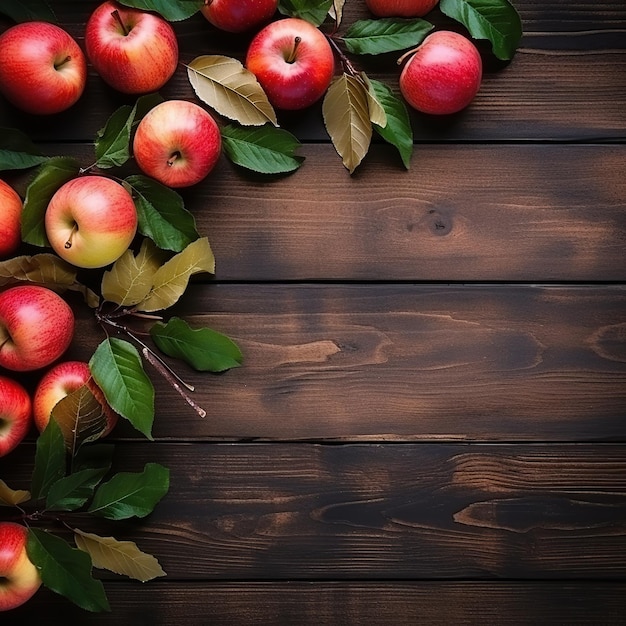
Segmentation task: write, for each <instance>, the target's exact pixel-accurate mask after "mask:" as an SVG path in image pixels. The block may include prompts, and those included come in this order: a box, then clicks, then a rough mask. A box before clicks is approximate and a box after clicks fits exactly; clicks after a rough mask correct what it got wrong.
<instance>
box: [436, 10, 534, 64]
mask: <svg viewBox="0 0 626 626" xmlns="http://www.w3.org/2000/svg"><path fill="white" fill-rule="evenodd" d="M439 8H440V9H441V12H442V13H443V14H444V15H447V16H448V17H451V18H452V19H454V20H457V21H458V22H461V24H463V25H464V26H465V27H466V28H467V30H468V31H469V32H470V34H471V36H472V37H474V38H475V39H487V40H489V41H490V42H491V45H492V49H493V53H494V54H495V55H496V57H498V58H499V59H502V60H503V61H508V60H510V59H512V58H513V57H514V56H515V52H516V50H517V47H518V46H519V44H520V41H521V39H522V20H521V18H520V16H519V14H518V12H517V10H516V9H515V7H514V6H513V5H512V4H511V3H510V2H508V0H441V2H440V3H439Z"/></svg>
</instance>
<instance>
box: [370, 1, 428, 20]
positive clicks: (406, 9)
mask: <svg viewBox="0 0 626 626" xmlns="http://www.w3.org/2000/svg"><path fill="white" fill-rule="evenodd" d="M438 2H439V0H365V4H367V8H368V9H369V10H370V11H371V12H372V13H373V14H374V15H376V16H377V17H423V16H424V15H426V13H428V12H429V11H432V9H434V8H435V5H436V4H437V3H438Z"/></svg>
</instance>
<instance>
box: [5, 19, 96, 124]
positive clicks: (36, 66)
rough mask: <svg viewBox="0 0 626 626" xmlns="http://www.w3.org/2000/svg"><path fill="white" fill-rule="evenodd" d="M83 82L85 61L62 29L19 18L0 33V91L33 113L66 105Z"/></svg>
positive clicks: (49, 111) (77, 94) (76, 96)
mask: <svg viewBox="0 0 626 626" xmlns="http://www.w3.org/2000/svg"><path fill="white" fill-rule="evenodd" d="M86 82H87V61H86V59H85V55H84V54H83V51H82V50H81V49H80V47H79V45H78V44H77V43H76V41H75V40H74V39H73V38H72V37H71V36H70V35H69V33H67V32H66V31H65V30H63V29H62V28H60V27H59V26H55V25H54V24H50V23H48V22H36V21H35V22H23V23H21V24H17V25H15V26H12V27H11V28H9V29H8V30H7V31H5V32H4V33H3V34H2V35H0V92H1V93H2V94H3V95H4V97H5V98H6V99H7V100H8V101H9V102H11V103H12V104H13V105H14V106H16V107H17V108H19V109H21V110H22V111H26V112H27V113H32V114H34V115H51V114H53V113H59V112H61V111H65V110H66V109H69V108H70V107H71V106H72V105H73V104H74V103H75V102H76V101H77V100H78V99H79V98H80V96H81V95H82V93H83V91H84V89H85V84H86Z"/></svg>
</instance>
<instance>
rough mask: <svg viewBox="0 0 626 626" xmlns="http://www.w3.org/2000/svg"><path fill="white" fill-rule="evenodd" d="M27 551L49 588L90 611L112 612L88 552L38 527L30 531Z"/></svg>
mask: <svg viewBox="0 0 626 626" xmlns="http://www.w3.org/2000/svg"><path fill="white" fill-rule="evenodd" d="M26 551H27V553H28V558H29V559H30V560H31V561H32V562H33V564H34V565H35V567H36V568H37V569H38V570H39V572H40V574H41V580H42V582H43V584H44V585H45V586H46V587H48V589H50V590H51V591H54V592H55V593H58V594H60V595H62V596H65V597H66V598H67V599H68V600H71V601H72V602H73V603H74V604H76V605H78V606H79V607H81V608H82V609H85V610H86V611H92V612H99V611H109V610H110V609H109V602H108V600H107V597H106V594H105V592H104V587H103V585H102V583H101V582H100V581H99V580H96V579H94V578H93V577H92V575H91V569H92V565H91V558H90V557H89V555H88V554H87V553H86V552H83V551H82V550H79V549H78V548H72V547H71V546H70V545H69V544H68V543H67V542H66V541H65V540H63V539H61V538H60V537H57V536H55V535H52V534H50V533H48V532H46V531H44V530H39V529H37V528H30V529H29V531H28V540H27V542H26Z"/></svg>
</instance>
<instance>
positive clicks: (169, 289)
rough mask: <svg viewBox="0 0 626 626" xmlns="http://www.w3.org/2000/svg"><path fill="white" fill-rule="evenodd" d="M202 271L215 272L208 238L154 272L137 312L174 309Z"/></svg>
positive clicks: (202, 238) (185, 250)
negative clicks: (191, 282) (149, 286)
mask: <svg viewBox="0 0 626 626" xmlns="http://www.w3.org/2000/svg"><path fill="white" fill-rule="evenodd" d="M200 272H209V273H211V274H213V273H214V272H215V257H214V256H213V251H212V250H211V246H210V244H209V240H208V239H207V238H206V237H201V238H200V239H196V241H194V242H192V243H190V244H189V245H188V246H187V247H186V248H185V249H184V250H183V251H182V252H179V253H178V254H176V255H175V256H173V257H172V258H171V259H170V260H169V261H167V262H166V263H164V264H163V265H162V266H161V267H160V268H159V269H158V270H157V271H156V272H155V274H154V276H153V279H152V289H151V290H150V293H149V294H148V296H147V297H146V298H145V299H144V300H142V301H141V302H139V303H138V304H137V306H136V309H137V310H138V311H143V312H152V311H161V310H163V309H167V308H169V307H171V306H172V305H173V304H175V303H176V302H177V301H178V299H179V298H180V297H181V296H182V295H183V293H184V292H185V289H186V288H187V285H188V283H189V279H190V278H191V276H192V275H193V274H197V273H200ZM113 408H115V407H113Z"/></svg>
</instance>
